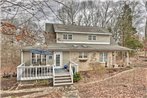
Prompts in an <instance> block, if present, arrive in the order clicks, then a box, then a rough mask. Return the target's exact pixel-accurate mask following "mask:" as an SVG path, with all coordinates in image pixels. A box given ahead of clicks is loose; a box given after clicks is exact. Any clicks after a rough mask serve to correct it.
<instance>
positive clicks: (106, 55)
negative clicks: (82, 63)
mask: <svg viewBox="0 0 147 98" xmlns="http://www.w3.org/2000/svg"><path fill="white" fill-rule="evenodd" d="M107 57H108V54H107V53H104V61H105V62H107Z"/></svg>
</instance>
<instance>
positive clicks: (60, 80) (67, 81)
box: [55, 79, 72, 83]
mask: <svg viewBox="0 0 147 98" xmlns="http://www.w3.org/2000/svg"><path fill="white" fill-rule="evenodd" d="M57 82H72V81H71V79H69V80H55V83H57Z"/></svg>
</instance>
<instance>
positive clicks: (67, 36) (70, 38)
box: [63, 34, 72, 40]
mask: <svg viewBox="0 0 147 98" xmlns="http://www.w3.org/2000/svg"><path fill="white" fill-rule="evenodd" d="M63 39H64V40H72V34H63Z"/></svg>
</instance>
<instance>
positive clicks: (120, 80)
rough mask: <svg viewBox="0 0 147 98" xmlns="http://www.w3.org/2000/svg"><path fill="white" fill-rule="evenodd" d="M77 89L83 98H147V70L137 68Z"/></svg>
mask: <svg viewBox="0 0 147 98" xmlns="http://www.w3.org/2000/svg"><path fill="white" fill-rule="evenodd" d="M76 87H77V89H78V91H79V94H80V97H81V98H91V97H92V98H97V96H99V97H98V98H147V68H136V69H134V70H132V71H130V72H126V73H122V74H121V75H118V76H116V77H113V78H110V79H108V80H105V81H101V82H97V81H96V82H92V83H88V84H86V83H85V84H81V85H79V84H77V85H76Z"/></svg>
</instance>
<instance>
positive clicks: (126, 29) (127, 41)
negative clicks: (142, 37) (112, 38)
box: [117, 4, 142, 49]
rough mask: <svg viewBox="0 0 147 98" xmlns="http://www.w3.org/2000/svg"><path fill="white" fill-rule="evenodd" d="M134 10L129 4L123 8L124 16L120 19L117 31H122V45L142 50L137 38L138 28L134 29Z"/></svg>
mask: <svg viewBox="0 0 147 98" xmlns="http://www.w3.org/2000/svg"><path fill="white" fill-rule="evenodd" d="M132 21H133V16H132V10H131V8H130V7H129V5H128V4H125V5H124V7H123V11H122V15H121V16H120V17H119V18H118V22H117V25H118V26H117V27H118V28H117V29H118V30H119V31H120V34H119V36H120V45H122V46H126V47H129V48H133V49H137V48H141V47H142V45H141V43H140V41H139V40H138V39H137V38H136V37H135V34H136V33H137V31H136V28H134V27H133V23H132Z"/></svg>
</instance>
